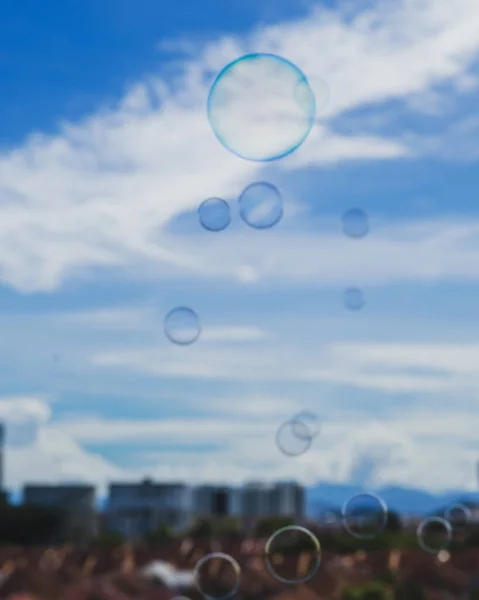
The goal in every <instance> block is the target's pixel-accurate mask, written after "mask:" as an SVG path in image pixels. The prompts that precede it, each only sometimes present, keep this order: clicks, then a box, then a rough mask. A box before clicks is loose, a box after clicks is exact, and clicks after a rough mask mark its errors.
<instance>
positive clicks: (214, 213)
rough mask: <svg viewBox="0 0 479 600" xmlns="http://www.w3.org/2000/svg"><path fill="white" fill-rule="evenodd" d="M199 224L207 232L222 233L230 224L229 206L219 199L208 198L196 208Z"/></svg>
mask: <svg viewBox="0 0 479 600" xmlns="http://www.w3.org/2000/svg"><path fill="white" fill-rule="evenodd" d="M198 218H199V220H200V224H201V226H202V227H204V229H207V230H208V231H222V230H223V229H226V228H227V227H228V225H229V224H230V223H231V211H230V207H229V204H228V203H227V202H226V201H225V200H222V199H221V198H208V200H205V201H204V202H202V203H201V204H200V206H199V208H198Z"/></svg>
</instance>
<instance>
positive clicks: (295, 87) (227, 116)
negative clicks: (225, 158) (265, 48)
mask: <svg viewBox="0 0 479 600" xmlns="http://www.w3.org/2000/svg"><path fill="white" fill-rule="evenodd" d="M207 112H208V120H209V122H210V125H211V128H212V130H213V132H214V134H215V135H216V137H217V139H218V140H219V141H220V143H221V144H222V145H223V146H224V147H225V148H227V149H228V150H229V151H230V152H232V153H233V154H236V155H237V156H239V157H241V158H244V159H246V160H252V161H271V160H276V159H278V158H282V157H283V156H287V155H288V154H290V153H291V152H293V151H294V150H296V148H298V147H299V146H300V145H301V144H302V143H303V142H304V140H305V139H306V138H307V136H308V135H309V133H310V131H311V129H312V127H313V125H314V122H315V114H316V101H315V97H314V93H313V91H312V90H311V88H310V86H309V84H308V79H307V78H306V76H305V75H304V74H303V73H302V72H301V71H300V70H299V69H298V67H296V66H295V65H294V64H293V63H292V62H290V61H289V60H286V59H285V58H282V57H280V56H277V55H275V54H265V53H254V54H247V55H246V56H242V57H241V58H238V59H236V60H234V61H233V62H231V63H230V64H228V65H226V67H224V69H223V70H222V71H221V72H220V73H219V75H218V76H217V78H216V79H215V81H214V82H213V85H212V86H211V88H210V92H209V95H208V104H207Z"/></svg>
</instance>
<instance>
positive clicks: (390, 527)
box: [385, 511, 402, 533]
mask: <svg viewBox="0 0 479 600" xmlns="http://www.w3.org/2000/svg"><path fill="white" fill-rule="evenodd" d="M385 530H386V531H387V532H388V533H398V532H400V531H402V522H401V517H400V516H399V515H398V513H396V512H394V511H388V518H387V521H386V527H385Z"/></svg>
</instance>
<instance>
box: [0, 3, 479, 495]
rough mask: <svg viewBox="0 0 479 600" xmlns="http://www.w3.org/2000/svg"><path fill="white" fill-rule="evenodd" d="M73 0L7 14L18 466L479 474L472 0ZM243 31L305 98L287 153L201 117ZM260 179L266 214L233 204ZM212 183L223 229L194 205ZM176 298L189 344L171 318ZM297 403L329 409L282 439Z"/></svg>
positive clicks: (249, 47)
mask: <svg viewBox="0 0 479 600" xmlns="http://www.w3.org/2000/svg"><path fill="white" fill-rule="evenodd" d="M77 4H78V3H72V2H69V1H68V2H66V3H65V4H63V5H62V6H61V7H60V6H59V7H56V8H55V13H54V14H53V12H52V11H53V8H52V7H33V6H32V7H31V9H30V10H29V11H23V12H22V11H21V10H20V9H19V8H18V7H17V5H16V4H14V3H13V2H10V1H8V2H6V3H4V5H3V6H2V7H1V8H0V34H1V36H2V41H3V48H4V49H3V50H2V55H1V56H0V73H1V76H2V77H3V80H2V81H3V82H4V85H3V86H2V89H4V90H5V92H4V93H3V94H2V95H1V96H0V109H1V111H0V114H1V115H2V119H1V123H2V153H1V156H0V327H1V331H2V336H0V376H1V381H2V393H1V397H0V420H2V421H4V422H5V423H6V426H7V434H6V455H5V464H4V467H5V470H4V485H5V487H6V488H7V489H9V490H13V491H14V492H15V493H18V491H19V490H20V489H21V487H22V486H23V484H24V483H25V482H26V481H30V482H32V483H34V482H35V481H42V480H52V481H82V480H83V481H84V480H91V481H92V482H93V483H94V484H95V486H97V487H98V489H100V490H103V491H104V490H105V489H106V485H107V482H108V481H111V480H114V479H118V480H123V479H131V480H135V479H142V478H143V477H145V476H149V477H151V478H152V479H162V480H168V479H176V478H180V479H182V480H185V481H190V482H192V483H201V482H203V481H208V480H209V481H218V482H222V481H225V482H226V481H228V482H229V483H232V484H239V483H240V482H242V481H246V480H254V479H260V480H263V479H264V480H281V479H290V478H294V479H296V480H298V481H299V482H300V483H301V484H302V485H304V486H307V487H311V486H314V485H316V484H317V483H318V482H330V483H332V484H338V485H349V484H350V485H354V486H364V487H365V488H368V489H379V488H381V487H387V486H403V487H414V488H420V489H425V490H428V491H430V492H431V493H434V494H441V493H442V492H443V491H444V490H450V489H454V490H464V491H469V492H472V491H474V490H476V489H477V460H478V456H479V442H478V441H477V434H476V432H477V430H478V427H479V407H478V404H477V400H478V397H479V395H478V392H479V376H478V373H479V370H478V368H477V367H478V359H477V356H479V354H478V347H479V346H478V341H477V340H478V339H479V325H478V324H477V298H478V297H479V279H478V278H479V236H478V231H479V220H478V216H479V213H478V209H477V201H476V198H477V189H478V188H479V171H478V169H477V161H478V159H479V146H478V142H477V139H478V136H477V131H478V125H479V116H478V113H477V94H478V83H479V69H478V65H479V60H478V59H479V25H478V23H479V4H478V3H477V2H476V1H475V0H400V1H398V2H396V3H387V2H382V1H380V0H378V1H376V0H374V1H373V2H367V3H363V2H360V3H356V4H355V5H354V6H352V5H350V3H346V4H343V3H338V2H334V1H333V2H326V0H324V1H323V2H321V1H319V2H316V1H311V2H309V1H308V2H301V3H293V2H292V1H291V0H284V1H283V2H279V3H278V2H273V1H272V0H266V1H265V2H261V3H254V2H249V1H246V2H243V3H241V6H239V5H238V6H232V5H231V4H228V3H217V5H216V4H215V5H212V10H208V11H205V10H203V8H204V7H203V8H202V7H201V6H199V5H198V3H196V2H193V1H192V0H185V2H184V3H183V4H181V5H180V4H178V3H173V4H171V5H168V7H166V8H165V7H160V5H159V4H158V3H156V2H153V0H145V2H142V3H140V4H141V6H140V5H139V3H137V2H133V0H125V1H124V2H122V3H121V7H119V6H117V5H116V3H113V2H111V1H110V0H106V1H105V2H102V3H100V4H101V6H100V5H98V3H96V2H93V0H91V1H89V2H88V1H87V2H85V3H81V6H80V5H77ZM207 13H208V14H207ZM185 14H188V16H185ZM39 24H40V25H39ZM32 31H35V32H36V33H35V35H32V34H31V32H32ZM59 32H61V33H59ZM251 52H266V53H269V52H272V53H274V54H277V55H279V56H281V57H283V58H285V59H287V60H288V61H291V62H292V63H294V64H295V65H296V66H297V67H298V68H299V69H300V70H301V71H302V72H303V73H304V74H305V75H306V76H307V77H308V78H309V80H310V83H311V88H312V89H313V91H314V92H315V95H316V104H317V114H316V120H315V122H314V126H313V128H312V130H311V132H310V134H309V136H308V137H307V139H306V140H305V142H304V143H303V144H302V145H301V146H300V147H299V148H298V149H297V150H296V151H295V152H293V153H292V154H290V155H289V156H287V157H286V158H284V159H280V160H276V161H272V162H264V163H261V162H252V161H248V160H242V159H240V158H238V156H235V155H233V154H232V153H231V152H229V151H228V150H227V149H226V148H224V147H223V146H222V145H221V143H220V142H219V140H218V139H217V136H215V133H214V131H213V129H212V126H211V123H210V122H209V121H208V113H207V100H208V94H209V91H210V89H211V85H212V83H213V81H214V79H215V77H216V76H217V74H218V73H219V72H220V71H221V69H223V68H224V67H225V66H226V65H227V64H228V63H229V62H230V61H233V60H235V59H237V58H239V57H241V56H242V55H244V54H247V53H251ZM6 90H8V91H6ZM308 98H309V96H308V97H307V98H306V99H308ZM303 100H304V98H303ZM252 104H254V102H253V103H252ZM299 105H301V102H299ZM275 119H276V117H274V111H273V112H272V113H271V122H270V121H269V120H267V119H266V120H265V121H266V122H263V123H262V126H263V125H264V126H266V125H268V124H269V125H271V135H270V136H269V137H268V136H266V137H264V140H263V141H265V143H266V142H268V143H269V142H271V143H273V142H274V140H275V139H276V138H275V135H276V133H277V132H278V131H284V121H281V118H279V117H278V119H277V120H275ZM253 182H266V183H269V184H272V185H274V186H276V188H277V189H278V190H279V191H280V195H281V198H282V202H283V206H282V208H283V216H282V219H280V220H279V221H278V222H277V223H276V225H275V226H274V227H272V228H269V229H262V230H260V229H254V228H252V227H251V226H249V225H248V224H247V222H246V221H245V220H244V218H242V216H241V210H240V207H239V197H240V196H241V194H242V192H243V190H244V189H245V188H247V186H249V185H250V184H251V183H253ZM213 197H218V198H222V199H224V200H226V201H228V203H229V205H230V207H231V223H230V224H229V226H228V227H226V228H225V229H224V230H222V231H215V232H213V231H207V230H205V229H204V228H203V227H202V226H201V224H200V222H199V216H198V208H199V206H200V205H201V203H202V202H203V201H204V200H206V199H208V198H213ZM351 209H360V210H361V211H364V214H365V215H366V216H367V219H368V223H369V231H368V234H367V235H365V236H364V237H362V238H361V239H359V238H358V239H354V236H351V235H349V234H347V233H345V231H344V229H345V228H344V218H343V216H344V214H345V213H347V212H348V211H350V210H351ZM243 216H244V215H243ZM348 290H349V291H348ZM351 290H353V291H354V290H359V291H360V292H361V293H362V295H361V294H360V295H359V296H358V295H357V294H355V293H354V292H353V293H352V294H351ZM358 298H359V300H361V301H360V302H359V300H358ZM179 306H186V307H189V308H190V309H192V310H193V311H195V313H196V314H197V315H198V317H199V321H200V323H201V335H199V337H198V339H197V341H196V342H195V343H192V344H190V345H184V346H181V345H179V344H174V343H172V342H171V341H170V339H168V337H167V335H165V331H164V319H165V316H166V315H167V314H169V313H170V311H171V310H173V309H174V308H176V307H179ZM302 411H309V412H311V413H314V414H315V415H317V417H318V420H319V424H320V427H319V429H320V430H319V433H318V435H316V436H315V438H314V440H312V442H311V444H310V447H309V448H308V449H307V451H304V452H302V453H301V454H300V455H298V456H287V455H285V453H284V452H281V451H280V450H279V449H278V446H277V441H276V435H277V432H278V430H279V428H280V427H281V426H282V425H283V424H284V423H285V422H286V421H288V420H289V419H291V418H292V417H293V416H294V415H296V414H298V413H300V412H302ZM300 437H301V436H300Z"/></svg>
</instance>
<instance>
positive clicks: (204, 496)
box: [191, 485, 240, 519]
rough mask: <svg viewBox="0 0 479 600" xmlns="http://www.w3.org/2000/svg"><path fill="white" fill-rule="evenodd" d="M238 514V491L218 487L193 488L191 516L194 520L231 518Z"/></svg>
mask: <svg viewBox="0 0 479 600" xmlns="http://www.w3.org/2000/svg"><path fill="white" fill-rule="evenodd" d="M239 513H240V498H239V492H238V490H236V489H234V488H231V487H227V486H218V485H200V486H197V487H195V488H193V491H192V503H191V514H192V517H194V518H196V519H200V518H208V517H231V516H235V515H239Z"/></svg>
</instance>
